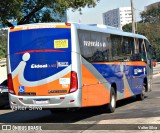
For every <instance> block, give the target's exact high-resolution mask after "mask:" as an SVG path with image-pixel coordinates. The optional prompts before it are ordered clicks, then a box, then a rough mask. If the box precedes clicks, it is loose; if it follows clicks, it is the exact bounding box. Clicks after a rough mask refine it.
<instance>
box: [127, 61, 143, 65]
mask: <svg viewBox="0 0 160 133" xmlns="http://www.w3.org/2000/svg"><path fill="white" fill-rule="evenodd" d="M125 63H126V65H128V66H146V63H145V62H143V61H136V62H125Z"/></svg>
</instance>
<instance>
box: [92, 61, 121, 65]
mask: <svg viewBox="0 0 160 133" xmlns="http://www.w3.org/2000/svg"><path fill="white" fill-rule="evenodd" d="M93 64H106V65H120V64H121V62H95V63H93Z"/></svg>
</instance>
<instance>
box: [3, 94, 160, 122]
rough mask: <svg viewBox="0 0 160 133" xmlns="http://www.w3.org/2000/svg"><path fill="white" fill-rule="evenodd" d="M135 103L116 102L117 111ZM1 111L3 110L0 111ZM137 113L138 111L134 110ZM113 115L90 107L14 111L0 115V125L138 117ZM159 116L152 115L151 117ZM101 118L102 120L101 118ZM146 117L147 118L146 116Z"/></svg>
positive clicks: (131, 100)
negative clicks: (57, 110) (64, 109)
mask: <svg viewBox="0 0 160 133" xmlns="http://www.w3.org/2000/svg"><path fill="white" fill-rule="evenodd" d="M135 102H138V101H137V100H136V98H135V97H131V98H128V99H125V100H120V101H118V102H117V108H116V109H117V110H118V109H119V108H124V107H125V106H127V105H129V104H131V103H133V104H135ZM1 111H3V110H1ZM134 111H138V112H139V110H138V109H137V110H134ZM117 112H118V111H116V112H115V113H112V114H110V113H106V114H105V116H104V113H103V112H102V110H101V107H90V108H82V109H79V110H76V111H61V112H59V113H55V114H54V113H53V114H52V113H51V112H50V110H39V111H30V110H27V111H26V110H25V111H14V112H10V113H6V114H2V115H0V123H74V122H78V121H80V120H85V119H87V120H90V119H92V121H93V120H94V119H95V120H96V121H97V120H98V119H100V120H103V119H118V118H122V116H123V118H132V117H140V115H136V116H133V115H131V113H132V112H129V111H127V112H126V111H125V112H118V113H117ZM141 112H142V113H141V114H143V112H145V110H141ZM156 115H160V112H159V113H158V114H154V115H153V116H156ZM102 117H103V118H102ZM147 117H148V116H147Z"/></svg>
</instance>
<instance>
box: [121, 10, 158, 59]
mask: <svg viewBox="0 0 160 133" xmlns="http://www.w3.org/2000/svg"><path fill="white" fill-rule="evenodd" d="M141 16H142V17H143V21H141V22H139V23H137V31H136V32H137V33H138V34H142V35H144V36H146V37H147V38H148V40H149V41H150V43H151V45H152V47H153V49H154V51H155V53H156V55H157V56H156V58H157V61H160V24H159V23H160V9H159V8H152V9H150V10H148V11H146V12H143V13H141ZM151 18H152V19H151ZM153 18H156V19H153ZM144 20H145V21H144ZM153 20H154V21H153ZM123 30H124V31H127V32H132V24H127V25H125V26H123Z"/></svg>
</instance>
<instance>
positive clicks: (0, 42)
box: [0, 31, 7, 59]
mask: <svg viewBox="0 0 160 133" xmlns="http://www.w3.org/2000/svg"><path fill="white" fill-rule="evenodd" d="M6 47H7V33H6V31H0V59H1V58H5V56H6Z"/></svg>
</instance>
